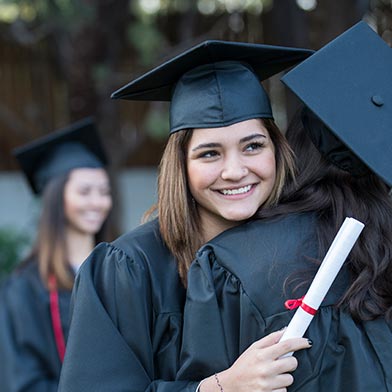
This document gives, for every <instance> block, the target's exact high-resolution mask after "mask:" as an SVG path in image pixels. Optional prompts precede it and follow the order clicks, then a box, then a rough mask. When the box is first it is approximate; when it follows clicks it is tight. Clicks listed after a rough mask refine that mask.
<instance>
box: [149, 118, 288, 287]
mask: <svg viewBox="0 0 392 392" xmlns="http://www.w3.org/2000/svg"><path fill="white" fill-rule="evenodd" d="M263 123H264V125H265V127H266V128H267V130H268V132H269V134H270V137H271V140H272V142H273V144H274V147H275V160H276V181H275V185H274V188H273V191H272V192H271V195H270V196H269V198H268V199H267V200H266V202H265V203H264V206H266V205H274V204H276V203H277V201H278V200H279V197H280V194H281V192H282V189H283V186H284V183H285V182H286V178H287V177H288V176H293V175H294V159H293V155H292V152H291V149H290V147H289V145H288V143H287V142H286V139H285V138H284V136H283V135H282V134H281V132H280V130H279V128H278V127H277V126H276V124H275V123H274V121H273V120H271V119H263ZM191 137H192V130H183V131H179V132H176V133H174V134H173V135H171V136H170V138H169V140H168V142H167V145H166V148H165V151H164V153H163V156H162V160H161V163H160V167H159V176H158V203H157V209H158V217H159V225H160V230H161V234H162V237H163V239H164V241H165V243H166V245H167V247H168V248H169V250H170V251H171V252H172V254H173V255H174V256H175V258H176V260H177V262H178V271H179V274H180V277H181V279H182V281H183V283H184V284H185V285H186V274H187V272H188V269H189V266H190V264H191V262H192V260H193V259H194V257H195V253H196V251H197V249H199V248H200V246H201V245H203V238H202V230H201V227H200V219H199V215H198V210H197V205H196V202H195V201H194V200H193V198H192V195H191V193H190V191H189V187H188V180H187V168H186V157H187V147H188V144H189V141H190V139H191ZM150 214H151V211H150Z"/></svg>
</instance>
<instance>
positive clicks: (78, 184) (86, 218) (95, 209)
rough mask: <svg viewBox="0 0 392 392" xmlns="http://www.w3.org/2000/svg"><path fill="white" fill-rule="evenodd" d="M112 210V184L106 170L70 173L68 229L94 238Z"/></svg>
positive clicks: (66, 199)
mask: <svg viewBox="0 0 392 392" xmlns="http://www.w3.org/2000/svg"><path fill="white" fill-rule="evenodd" d="M111 207H112V197H111V194H110V184H109V177H108V175H107V172H106V171H105V170H104V169H91V168H80V169H74V170H72V171H71V172H70V174H69V178H68V181H67V182H66V184H65V188H64V209H65V217H66V219H67V223H68V227H69V228H70V229H74V230H77V231H79V232H82V233H85V234H90V235H94V234H96V233H97V232H98V231H99V230H100V228H101V227H102V224H103V222H104V221H105V219H106V218H107V216H108V214H109V211H110V209H111Z"/></svg>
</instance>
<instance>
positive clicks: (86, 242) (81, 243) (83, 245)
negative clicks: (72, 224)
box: [66, 228, 95, 271]
mask: <svg viewBox="0 0 392 392" xmlns="http://www.w3.org/2000/svg"><path fill="white" fill-rule="evenodd" d="M66 246H67V253H68V259H69V263H70V265H71V267H72V268H73V269H74V270H75V271H77V270H78V269H79V267H80V266H81V265H82V263H83V261H84V260H85V259H86V258H87V256H89V254H90V253H91V251H92V250H93V249H94V246H95V239H94V236H92V235H91V234H86V233H83V232H80V231H77V230H75V229H73V228H68V229H67V232H66Z"/></svg>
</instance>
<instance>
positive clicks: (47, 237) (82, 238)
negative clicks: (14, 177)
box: [0, 119, 112, 392]
mask: <svg viewBox="0 0 392 392" xmlns="http://www.w3.org/2000/svg"><path fill="white" fill-rule="evenodd" d="M16 157H17V159H18V160H19V163H20V164H21V167H22V169H23V171H24V173H25V175H26V177H27V179H28V181H29V183H30V185H31V187H32V190H33V191H34V192H35V193H36V194H38V195H40V196H42V213H41V219H40V225H39V229H38V236H37V240H36V243H35V245H34V246H33V249H32V251H31V253H30V255H29V256H28V257H27V258H26V260H25V261H24V262H23V263H21V265H20V266H19V267H18V268H17V270H16V271H15V272H14V273H13V275H12V276H11V278H10V279H9V281H7V283H6V285H5V287H4V290H3V291H2V295H1V298H0V300H1V303H0V319H1V328H0V362H1V363H2V366H1V370H0V379H1V384H2V387H1V388H2V391H4V392H11V391H12V392H18V391H25V390H29V391H43V390H45V391H56V390H57V386H58V380H59V377H60V368H61V363H62V360H63V357H64V349H65V341H66V339H67V335H68V328H69V305H70V298H71V289H72V286H73V282H74V277H75V273H76V271H77V270H78V268H79V267H80V265H81V264H82V262H83V261H84V259H85V258H86V257H87V256H88V255H89V254H90V252H91V251H92V249H93V247H94V246H95V245H96V244H97V242H99V241H102V240H104V239H105V238H106V236H105V230H104V229H105V227H104V226H105V225H104V224H105V222H106V220H107V217H108V214H109V211H110V209H111V205H112V200H111V195H110V185H109V178H108V174H107V171H106V169H105V164H106V157H105V155H104V153H103V150H102V147H101V144H100V140H99V139H98V135H97V133H96V131H95V128H94V123H93V122H92V120H91V119H86V120H83V121H81V122H79V123H76V124H73V125H72V126H70V127H69V128H66V129H63V130H60V131H57V132H54V133H52V134H50V135H48V136H46V137H44V138H42V139H38V140H35V141H33V142H32V143H30V144H28V145H26V146H23V147H20V148H19V149H18V150H17V151H16ZM70 157H72V158H70Z"/></svg>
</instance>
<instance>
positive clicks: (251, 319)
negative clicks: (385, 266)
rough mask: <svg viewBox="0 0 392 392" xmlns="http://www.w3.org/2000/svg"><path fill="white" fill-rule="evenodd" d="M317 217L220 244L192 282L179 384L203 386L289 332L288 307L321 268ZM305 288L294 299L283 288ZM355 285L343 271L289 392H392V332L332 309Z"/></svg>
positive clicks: (253, 229) (244, 231)
mask: <svg viewBox="0 0 392 392" xmlns="http://www.w3.org/2000/svg"><path fill="white" fill-rule="evenodd" d="M314 233H315V218H314V216H313V215H312V214H301V215H290V216H286V217H283V218H279V219H275V220H270V221H254V222H250V223H247V224H245V225H242V226H240V227H237V228H234V229H231V230H228V231H226V232H225V233H223V234H221V235H220V236H218V237H216V238H215V239H213V240H212V241H210V243H208V244H206V245H205V246H204V247H202V248H201V250H200V251H199V252H198V255H197V259H196V260H195V261H194V263H193V264H192V266H191V268H190V271H189V274H188V294H187V302H186V305H185V310H184V337H183V345H182V352H181V366H180V370H179V372H178V376H177V378H178V379H180V380H181V379H182V380H192V379H196V380H199V379H201V378H203V377H207V376H209V375H211V374H213V373H214V372H219V371H221V370H224V369H227V368H228V367H230V366H231V365H232V364H233V362H234V361H235V360H236V359H237V358H238V357H239V355H240V354H241V353H242V352H243V351H245V349H246V348H248V347H249V345H251V344H252V343H253V342H254V341H256V340H258V339H260V338H262V337H263V336H265V335H267V334H269V333H271V332H273V331H276V330H279V329H281V328H282V327H284V326H286V325H288V323H289V321H290V319H291V317H292V316H293V314H294V311H289V310H286V309H285V307H284V302H285V300H287V299H291V298H299V297H301V296H302V295H304V294H305V293H306V290H307V288H308V287H309V285H310V283H311V280H312V278H313V276H314V274H315V272H316V270H317V268H318V265H316V264H315V263H314V259H315V258H317V257H318V258H319V260H320V259H322V257H323V256H324V255H319V254H318V248H317V239H316V238H315V234H314ZM298 277H299V278H300V281H305V282H306V285H304V286H303V287H300V288H299V289H298V290H296V291H295V292H294V290H292V289H290V287H291V286H292V287H294V286H295V284H294V285H289V286H286V291H285V289H284V287H285V283H284V282H285V280H286V279H287V278H289V281H292V282H293V283H298V282H299V280H296V279H297V278H298ZM349 281H350V275H349V272H348V270H347V269H346V268H345V267H344V268H343V270H342V271H341V273H340V274H339V275H338V277H337V279H336V281H335V283H334V284H333V286H332V287H331V289H330V291H329V293H328V294H327V296H326V298H325V299H324V301H323V303H322V305H321V308H320V309H319V311H318V312H317V314H316V316H315V317H314V319H313V321H312V323H311V325H310V327H309V329H308V331H307V332H306V335H305V336H306V337H308V338H310V339H311V340H312V341H313V346H312V348H310V349H305V350H302V351H299V352H297V353H295V356H296V357H297V359H298V362H299V365H298V368H297V370H296V371H295V372H294V373H293V376H294V380H295V381H294V384H293V385H292V386H291V387H289V388H288V391H290V392H294V391H301V392H314V391H317V392H331V391H333V392H347V391H355V392H365V391H366V392H369V391H372V392H373V391H374V392H376V391H377V392H382V391H392V377H391V370H392V350H391V347H392V332H391V329H390V327H389V326H388V325H387V323H386V322H385V321H384V320H383V319H378V320H375V321H370V322H365V323H361V322H359V323H357V322H355V321H354V320H353V319H352V318H351V317H350V315H349V314H348V313H346V312H345V311H344V310H342V309H339V308H337V307H336V306H335V304H336V303H337V302H338V300H339V298H340V297H341V295H342V294H343V293H344V291H345V290H346V288H347V285H348V283H349Z"/></svg>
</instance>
